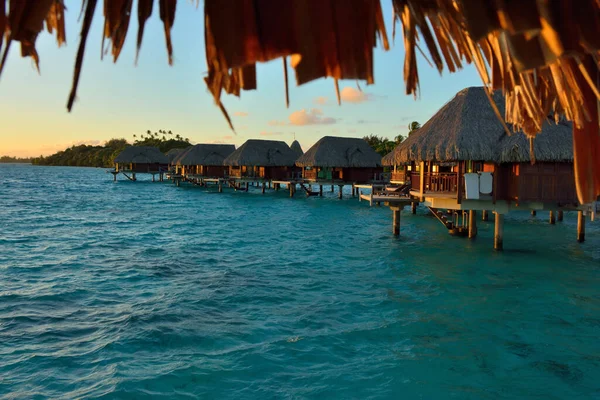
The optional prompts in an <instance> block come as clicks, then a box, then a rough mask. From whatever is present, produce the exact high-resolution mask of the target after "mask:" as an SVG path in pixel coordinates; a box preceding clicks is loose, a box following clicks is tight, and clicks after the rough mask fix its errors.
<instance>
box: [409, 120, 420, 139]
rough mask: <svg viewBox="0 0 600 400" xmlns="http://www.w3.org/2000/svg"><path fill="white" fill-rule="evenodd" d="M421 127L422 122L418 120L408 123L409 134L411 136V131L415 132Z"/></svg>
mask: <svg viewBox="0 0 600 400" xmlns="http://www.w3.org/2000/svg"><path fill="white" fill-rule="evenodd" d="M420 127H421V124H420V123H418V122H417V121H413V122H411V123H410V124H408V135H409V136H410V134H411V133H413V132H414V131H416V130H417V129H419V128H420Z"/></svg>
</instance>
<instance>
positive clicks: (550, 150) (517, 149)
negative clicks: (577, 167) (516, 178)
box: [496, 121, 573, 163]
mask: <svg viewBox="0 0 600 400" xmlns="http://www.w3.org/2000/svg"><path fill="white" fill-rule="evenodd" d="M530 146H531V140H530V139H529V138H528V137H527V136H525V134H523V133H522V132H517V133H514V134H512V135H510V136H508V135H506V136H505V137H504V138H503V139H502V141H501V143H500V146H499V148H498V156H497V157H498V158H497V159H496V161H497V162H500V163H512V162H530V161H531V153H532V152H531V151H530V149H531V147H530ZM533 154H534V160H535V161H538V162H573V124H572V123H571V122H564V121H561V122H559V123H558V124H557V123H555V122H554V121H547V122H546V123H544V125H543V126H542V132H541V133H540V134H538V135H537V136H536V137H535V139H533Z"/></svg>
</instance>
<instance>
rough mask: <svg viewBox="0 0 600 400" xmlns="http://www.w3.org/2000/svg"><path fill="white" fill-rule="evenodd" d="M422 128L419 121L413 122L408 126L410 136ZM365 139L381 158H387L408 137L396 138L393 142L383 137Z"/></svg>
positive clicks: (370, 136)
mask: <svg viewBox="0 0 600 400" xmlns="http://www.w3.org/2000/svg"><path fill="white" fill-rule="evenodd" d="M420 127H421V124H419V123H418V122H417V121H413V122H411V123H410V124H408V136H410V134H411V133H413V132H414V131H416V130H417V129H419V128H420ZM363 139H364V140H365V141H366V142H367V143H369V146H371V148H373V150H375V151H376V152H377V153H378V154H380V155H381V156H385V155H386V154H388V153H390V152H392V151H393V150H394V149H395V148H396V146H398V145H399V144H400V143H402V141H403V140H404V139H406V137H404V136H403V135H398V136H396V137H395V138H394V140H391V139H388V138H385V137H383V136H378V135H368V136H364V137H363Z"/></svg>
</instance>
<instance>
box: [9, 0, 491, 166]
mask: <svg viewBox="0 0 600 400" xmlns="http://www.w3.org/2000/svg"><path fill="white" fill-rule="evenodd" d="M65 3H66V6H67V8H68V11H67V15H66V18H67V45H66V46H63V47H62V48H57V46H56V42H55V39H54V37H53V36H51V35H49V34H48V33H46V32H44V33H42V34H41V35H40V37H39V39H38V42H37V49H38V53H39V55H40V59H41V61H40V70H41V74H38V72H37V70H36V69H35V67H34V65H33V62H32V60H31V59H29V58H26V59H23V58H21V57H20V48H19V46H18V44H16V45H15V46H12V48H11V52H10V55H9V59H8V64H7V65H6V67H5V70H4V72H3V74H2V77H1V78H0V119H1V120H2V121H3V127H4V129H3V131H2V134H1V136H2V140H1V141H0V155H13V156H22V157H23V156H37V155H40V154H44V155H47V154H51V153H54V152H56V151H58V150H62V149H64V148H66V147H69V146H71V145H73V144H79V143H90V144H96V143H102V142H104V141H105V140H108V139H110V138H115V137H123V138H126V139H128V140H131V139H132V137H133V134H139V133H142V132H145V131H146V130H148V129H151V130H153V131H155V130H158V129H165V130H172V131H173V132H174V133H179V134H181V135H182V136H184V137H188V138H190V140H191V141H192V142H195V143H216V142H219V143H234V144H236V145H238V146H239V145H240V144H242V143H243V142H244V141H245V140H247V139H249V138H264V139H266V138H270V139H277V140H284V141H286V142H288V143H291V141H292V140H293V138H294V135H295V136H296V138H297V139H298V140H299V141H300V143H301V145H302V147H303V148H304V149H305V150H306V149H307V148H308V147H310V146H311V145H312V144H313V143H314V142H316V141H317V140H318V139H319V138H320V137H322V136H325V135H334V136H354V137H362V136H364V135H368V134H377V135H382V136H386V137H389V138H393V137H395V136H396V135H398V134H406V131H407V128H406V126H407V125H408V123H409V122H410V121H413V120H417V121H419V122H421V123H424V122H425V121H427V119H428V118H429V117H431V115H432V114H433V113H435V111H437V110H438V109H439V108H440V107H441V106H442V105H443V104H444V103H446V102H447V101H448V100H450V99H451V98H452V97H453V96H454V94H455V93H456V92H458V91H459V90H461V89H462V88H464V87H467V86H477V85H481V81H480V79H479V76H478V74H477V72H476V70H475V69H474V68H473V67H472V66H468V67H467V68H465V69H464V70H462V71H460V72H459V73H456V74H452V75H450V74H448V73H447V72H445V73H444V75H443V76H440V75H439V74H438V72H437V71H436V70H435V69H433V68H432V67H430V66H429V64H428V63H427V62H426V61H425V60H424V59H423V58H422V57H421V58H420V60H419V75H420V83H421V85H420V88H421V96H420V97H419V98H418V99H417V100H416V101H415V99H414V98H413V97H412V96H407V95H405V94H404V79H403V59H404V50H403V44H402V37H401V32H400V31H398V34H399V35H398V36H397V37H396V43H395V44H394V45H393V47H392V49H391V50H390V51H389V52H384V51H382V50H381V49H379V48H378V49H376V51H375V84H374V85H370V86H366V85H365V84H364V83H361V88H362V90H363V92H362V93H361V92H358V91H357V90H356V87H357V86H356V82H354V81H343V82H340V83H341V84H340V89H342V92H343V93H344V94H345V96H344V97H346V98H347V99H348V101H345V102H343V104H342V106H338V105H337V102H336V98H335V90H334V86H333V80H331V79H321V80H318V81H315V82H312V83H309V84H307V85H303V86H301V87H296V86H295V82H294V81H293V71H291V70H290V83H291V85H290V86H291V87H290V102H291V104H290V108H289V109H287V108H286V106H285V97H284V81H283V68H282V62H281V60H275V61H273V62H270V63H267V64H261V65H259V67H258V76H257V80H258V90H257V91H250V92H243V93H242V96H241V98H239V99H238V98H236V97H234V96H225V99H224V104H225V106H226V108H227V110H228V111H229V113H230V114H231V115H232V119H233V122H234V125H235V126H236V131H237V134H236V133H233V132H232V131H231V130H230V129H229V127H228V125H227V123H226V121H225V119H224V118H223V116H222V114H221V112H220V111H219V109H218V108H217V107H216V106H215V105H214V103H213V100H212V97H211V96H210V95H209V94H208V92H207V90H206V86H205V84H204V81H203V77H204V76H205V74H206V70H207V69H206V62H205V58H204V34H203V29H204V27H203V13H202V5H200V8H196V6H195V5H192V4H190V2H187V1H180V2H179V4H178V13H177V16H176V19H175V24H174V27H173V31H172V37H173V45H174V65H173V66H172V67H170V66H169V65H168V62H167V54H166V49H165V39H164V33H163V27H162V23H161V21H160V19H159V16H158V7H155V9H154V14H153V15H152V17H151V19H150V20H149V23H148V24H147V26H146V31H145V36H144V44H143V45H142V50H141V54H140V59H139V63H138V66H137V67H136V66H134V59H135V39H136V38H135V36H136V31H137V15H134V18H132V20H131V24H130V29H129V34H128V36H127V39H126V42H125V46H124V49H123V51H122V53H121V56H120V58H119V61H118V63H117V64H113V63H112V57H111V56H110V55H108V56H106V57H104V60H103V61H101V60H100V53H101V51H100V49H101V39H102V24H103V19H102V18H101V17H102V5H101V3H102V2H99V3H100V4H99V5H98V9H97V10H96V18H95V20H94V24H93V26H92V31H91V32H90V36H89V39H88V46H87V51H86V57H85V61H84V70H83V74H82V77H81V81H80V85H79V91H78V99H77V101H76V103H75V107H74V109H73V111H72V112H71V113H68V112H67V110H66V101H67V96H68V93H69V90H70V86H71V80H72V74H73V65H74V60H75V53H76V51H77V46H78V43H79V30H80V27H81V25H80V22H78V17H79V10H80V2H78V1H72V0H67V1H66V2H65ZM389 3H390V2H388V1H383V2H382V4H383V6H384V17H385V20H386V23H387V28H388V34H389V36H390V39H391V31H392V29H391V28H392V24H391V21H392V12H391V6H390V4H389ZM135 6H136V5H135V4H134V7H135ZM134 14H136V13H134Z"/></svg>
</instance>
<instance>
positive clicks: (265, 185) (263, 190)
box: [262, 182, 267, 194]
mask: <svg viewBox="0 0 600 400" xmlns="http://www.w3.org/2000/svg"><path fill="white" fill-rule="evenodd" d="M266 187H267V184H266V183H265V182H263V184H262V194H265V189H266Z"/></svg>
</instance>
